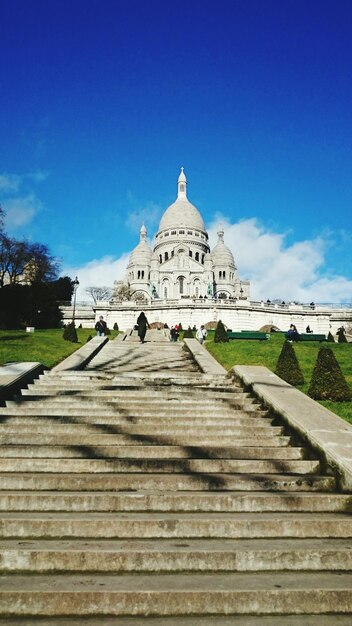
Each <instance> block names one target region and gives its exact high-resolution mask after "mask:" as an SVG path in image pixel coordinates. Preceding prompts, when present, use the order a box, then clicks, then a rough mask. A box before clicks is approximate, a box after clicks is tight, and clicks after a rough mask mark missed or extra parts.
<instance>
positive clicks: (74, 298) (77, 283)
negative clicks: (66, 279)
mask: <svg viewBox="0 0 352 626" xmlns="http://www.w3.org/2000/svg"><path fill="white" fill-rule="evenodd" d="M78 285H79V280H78V278H77V276H76V278H75V279H74V280H73V281H72V286H73V309H72V322H73V323H74V321H75V313H76V295H77V288H78Z"/></svg>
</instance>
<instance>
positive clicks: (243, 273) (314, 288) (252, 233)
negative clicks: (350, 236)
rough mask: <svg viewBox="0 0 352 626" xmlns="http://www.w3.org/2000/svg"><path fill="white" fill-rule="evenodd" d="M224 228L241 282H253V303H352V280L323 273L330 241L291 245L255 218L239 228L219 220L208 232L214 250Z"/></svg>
mask: <svg viewBox="0 0 352 626" xmlns="http://www.w3.org/2000/svg"><path fill="white" fill-rule="evenodd" d="M220 224H221V225H222V226H223V228H224V231H225V243H226V245H227V246H228V247H229V248H230V249H231V250H232V252H233V255H234V257H235V262H236V265H237V267H238V274H239V276H240V278H242V279H245V278H248V279H249V280H250V281H251V297H252V299H253V300H261V299H263V300H267V298H270V300H273V299H275V298H280V299H283V300H285V301H292V300H297V301H299V302H311V301H312V300H313V301H314V302H346V301H348V300H349V299H351V294H352V281H351V280H348V279H347V278H344V277H343V276H325V275H324V273H323V265H324V260H325V259H324V253H325V249H326V247H327V246H328V245H329V242H328V240H325V239H323V238H322V237H317V238H315V239H311V240H305V241H298V242H295V243H293V244H292V245H288V244H287V242H286V236H287V235H286V233H274V232H271V231H270V230H269V229H267V228H266V227H265V226H264V225H262V224H260V223H259V222H258V221H257V220H256V219H255V218H253V219H249V220H244V221H242V222H238V223H236V224H230V223H229V222H228V220H226V219H222V220H221V219H218V220H217V221H216V222H214V223H213V224H212V225H211V226H210V228H209V231H208V232H209V237H210V242H211V246H213V245H214V244H215V243H216V241H217V236H216V232H217V230H218V227H219V225H220Z"/></svg>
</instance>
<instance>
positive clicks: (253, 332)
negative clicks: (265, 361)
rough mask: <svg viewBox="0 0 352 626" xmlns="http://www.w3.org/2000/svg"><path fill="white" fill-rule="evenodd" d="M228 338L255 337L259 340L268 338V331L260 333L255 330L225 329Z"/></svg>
mask: <svg viewBox="0 0 352 626" xmlns="http://www.w3.org/2000/svg"><path fill="white" fill-rule="evenodd" d="M227 337H228V339H257V340H259V341H265V340H266V339H270V335H269V333H261V332H259V331H256V330H242V331H241V332H233V331H229V330H228V331H227Z"/></svg>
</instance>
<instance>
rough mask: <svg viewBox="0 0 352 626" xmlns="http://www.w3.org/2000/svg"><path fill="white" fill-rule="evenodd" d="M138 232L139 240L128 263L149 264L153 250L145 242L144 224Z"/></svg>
mask: <svg viewBox="0 0 352 626" xmlns="http://www.w3.org/2000/svg"><path fill="white" fill-rule="evenodd" d="M139 233H140V242H139V244H138V246H136V247H135V249H134V250H133V251H132V253H131V256H130V260H129V265H150V261H151V259H152V254H153V251H152V249H151V247H150V246H148V244H147V229H146V227H145V226H144V224H142V227H141V230H140V231H139Z"/></svg>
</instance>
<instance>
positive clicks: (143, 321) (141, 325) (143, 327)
mask: <svg viewBox="0 0 352 626" xmlns="http://www.w3.org/2000/svg"><path fill="white" fill-rule="evenodd" d="M137 326H138V337H139V340H140V342H141V343H144V337H145V334H146V332H147V328H148V327H149V323H148V320H147V318H146V316H145V314H144V313H143V311H142V313H140V314H139V315H138V318H137Z"/></svg>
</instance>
